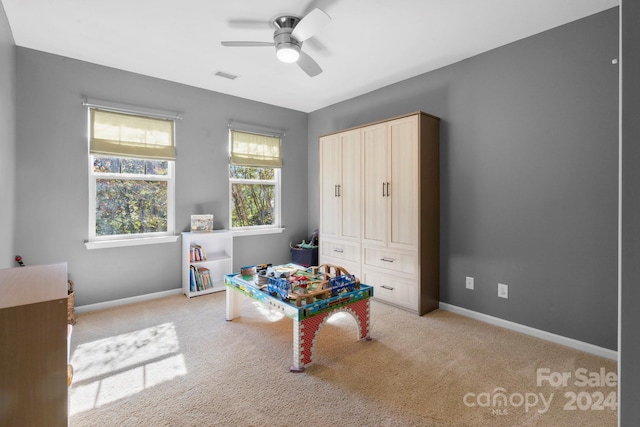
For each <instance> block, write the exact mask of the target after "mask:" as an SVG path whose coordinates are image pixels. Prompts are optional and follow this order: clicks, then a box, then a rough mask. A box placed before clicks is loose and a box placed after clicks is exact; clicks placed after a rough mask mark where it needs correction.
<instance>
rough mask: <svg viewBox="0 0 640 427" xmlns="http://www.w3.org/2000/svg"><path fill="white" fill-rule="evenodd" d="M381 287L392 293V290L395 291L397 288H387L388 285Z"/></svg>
mask: <svg viewBox="0 0 640 427" xmlns="http://www.w3.org/2000/svg"><path fill="white" fill-rule="evenodd" d="M380 287H381V288H382V289H386V290H388V291H392V290H394V289H395V288H392V287H391V286H386V285H382V286H380Z"/></svg>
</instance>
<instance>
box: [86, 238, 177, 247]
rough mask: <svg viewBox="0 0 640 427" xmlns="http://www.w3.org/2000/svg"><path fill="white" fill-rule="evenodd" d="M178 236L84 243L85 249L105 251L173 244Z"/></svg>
mask: <svg viewBox="0 0 640 427" xmlns="http://www.w3.org/2000/svg"><path fill="white" fill-rule="evenodd" d="M179 238H180V236H161V237H140V238H137V239H121V240H99V241H95V242H84V245H85V246H86V248H87V249H105V248H119V247H123V246H140V245H155V244H157V243H173V242H176V241H177V240H178V239H179Z"/></svg>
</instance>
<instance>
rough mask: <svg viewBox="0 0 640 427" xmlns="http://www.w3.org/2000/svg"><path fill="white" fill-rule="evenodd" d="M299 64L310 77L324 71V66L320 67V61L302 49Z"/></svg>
mask: <svg viewBox="0 0 640 427" xmlns="http://www.w3.org/2000/svg"><path fill="white" fill-rule="evenodd" d="M298 66H299V67H300V68H302V71H304V72H305V73H307V74H308V75H309V77H315V76H317V75H318V74H320V73H321V72H322V68H320V66H319V65H318V63H317V62H316V61H314V60H313V58H312V57H310V56H309V55H307V54H306V53H304V52H302V51H301V52H300V58H298Z"/></svg>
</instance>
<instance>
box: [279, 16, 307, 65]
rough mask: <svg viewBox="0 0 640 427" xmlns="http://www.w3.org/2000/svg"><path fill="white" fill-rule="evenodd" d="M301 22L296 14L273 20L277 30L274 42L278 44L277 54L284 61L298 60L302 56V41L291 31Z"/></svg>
mask: <svg viewBox="0 0 640 427" xmlns="http://www.w3.org/2000/svg"><path fill="white" fill-rule="evenodd" d="M298 22H300V18H297V17H295V16H280V17H278V18H276V19H274V20H273V25H275V27H276V30H275V32H274V33H273V42H274V44H275V46H276V55H277V56H278V59H279V60H280V61H282V62H296V61H297V60H298V58H299V57H300V47H301V46H302V42H299V41H298V40H296V39H294V38H293V37H291V32H292V31H293V29H294V28H295V26H296V25H297V24H298Z"/></svg>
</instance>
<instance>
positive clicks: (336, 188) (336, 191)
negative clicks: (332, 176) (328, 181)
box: [333, 185, 338, 197]
mask: <svg viewBox="0 0 640 427" xmlns="http://www.w3.org/2000/svg"><path fill="white" fill-rule="evenodd" d="M333 197H338V186H337V185H334V186H333Z"/></svg>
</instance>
